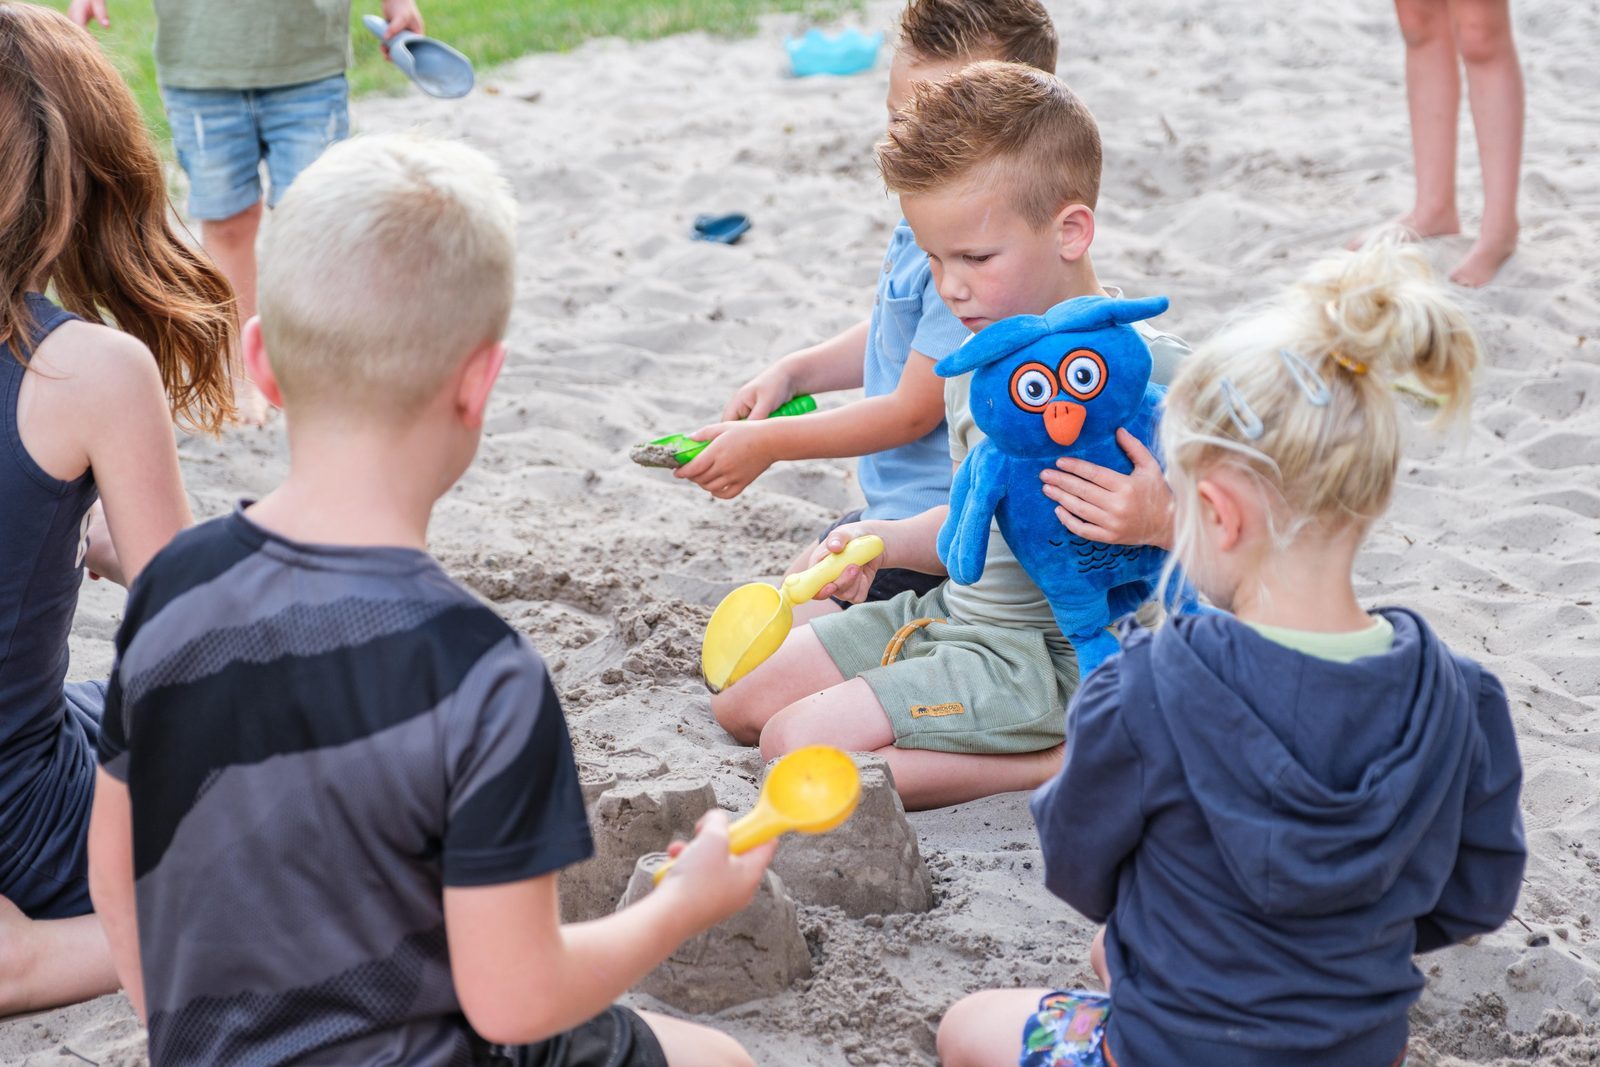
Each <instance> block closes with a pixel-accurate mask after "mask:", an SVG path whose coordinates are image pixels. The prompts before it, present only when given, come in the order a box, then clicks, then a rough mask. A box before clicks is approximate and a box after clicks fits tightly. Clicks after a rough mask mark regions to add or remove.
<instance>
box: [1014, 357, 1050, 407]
mask: <svg viewBox="0 0 1600 1067" xmlns="http://www.w3.org/2000/svg"><path fill="white" fill-rule="evenodd" d="M1056 391H1057V386H1056V376H1055V375H1054V374H1052V373H1050V368H1049V367H1046V366H1045V365H1044V364H1043V363H1024V364H1023V365H1022V366H1020V367H1018V368H1017V369H1016V370H1015V371H1014V372H1013V373H1012V375H1011V399H1012V400H1014V401H1016V405H1017V407H1019V408H1021V409H1022V410H1023V411H1043V410H1044V408H1045V405H1046V404H1048V403H1050V401H1051V400H1053V399H1054V398H1055V395H1056Z"/></svg>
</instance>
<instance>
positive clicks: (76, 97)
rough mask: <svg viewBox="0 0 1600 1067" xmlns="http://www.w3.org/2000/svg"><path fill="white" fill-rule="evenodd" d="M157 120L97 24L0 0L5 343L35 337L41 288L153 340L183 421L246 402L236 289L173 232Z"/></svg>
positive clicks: (0, 298) (212, 424) (218, 417)
mask: <svg viewBox="0 0 1600 1067" xmlns="http://www.w3.org/2000/svg"><path fill="white" fill-rule="evenodd" d="M170 219H171V215H170V205H169V204H168V201H167V188H166V181H165V177H164V175H163V173H162V168H161V160H160V158H159V157H158V156H157V155H156V150H155V146H154V145H153V144H152V142H151V140H150V134H149V132H148V131H147V130H146V129H145V126H144V121H143V119H142V118H141V117H140V115H139V109H138V107H137V105H135V103H134V101H133V94H132V93H130V92H129V91H128V87H127V85H125V84H124V83H123V81H122V77H121V75H119V74H118V73H117V71H116V69H115V68H114V67H113V66H112V65H111V63H110V62H109V61H108V60H107V59H106V57H105V55H104V54H103V53H102V52H101V50H100V46H99V45H98V44H97V43H96V42H95V40H94V38H93V37H91V36H89V34H88V33H87V32H86V31H85V30H83V29H81V28H79V27H78V26H75V25H73V24H72V23H71V22H70V21H69V20H68V19H67V18H65V17H64V16H62V15H60V14H58V13H57V12H55V11H52V10H49V9H48V8H44V7H41V6H38V5H35V4H19V3H5V2H0V343H6V344H9V345H10V346H11V348H12V351H13V352H14V353H15V354H16V356H17V358H18V359H23V358H24V353H25V352H26V350H27V347H28V326H29V320H28V312H27V305H26V303H25V296H26V294H27V293H28V292H29V290H30V289H43V288H44V287H45V286H46V285H50V286H53V287H54V292H55V296H56V299H57V300H59V301H60V303H61V304H62V305H63V306H64V307H66V308H67V309H68V310H70V311H73V312H76V313H77V314H79V315H81V316H83V317H84V318H85V319H88V320H89V321H91V322H102V323H103V322H106V321H107V320H108V319H109V321H110V322H111V323H112V324H114V325H115V326H116V327H117V328H118V329H120V330H123V331H125V332H126V333H129V334H132V335H133V336H134V337H137V338H138V339H139V340H140V341H143V342H144V343H145V345H146V346H147V347H148V348H149V349H150V351H151V352H152V353H153V354H154V355H155V358H156V363H157V364H158V365H159V366H160V368H161V380H162V382H163V383H164V385H165V386H166V392H167V397H168V400H169V402H170V404H171V407H172V414H173V417H174V419H176V420H177V421H178V422H179V423H180V424H182V425H185V426H187V427H189V428H192V429H198V430H203V431H210V432H215V431H216V430H217V429H219V428H220V427H221V426H222V424H223V423H224V422H225V421H226V420H227V418H228V417H229V415H230V414H231V413H232V410H233V391H232V386H231V384H230V375H229V364H230V362H231V360H232V358H233V354H234V351H235V348H236V345H237V344H238V333H239V321H238V307H237V305H236V304H235V302H234V297H233V290H232V288H231V287H230V286H229V285H228V282H227V279H225V278H224V277H223V276H222V274H221V272H220V271H218V270H217V268H216V267H215V266H213V265H212V263H211V262H210V260H208V259H206V258H205V257H204V256H203V255H202V254H200V253H199V252H198V251H196V250H195V249H194V248H193V247H191V246H190V245H189V244H188V243H186V242H185V241H184V240H182V239H181V238H180V237H179V236H178V234H177V233H176V232H174V230H173V227H172V223H171V221H170Z"/></svg>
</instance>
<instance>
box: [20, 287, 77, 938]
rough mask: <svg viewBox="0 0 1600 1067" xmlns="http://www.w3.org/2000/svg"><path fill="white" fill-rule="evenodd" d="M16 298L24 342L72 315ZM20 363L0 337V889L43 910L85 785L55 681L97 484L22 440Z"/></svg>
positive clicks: (72, 721)
mask: <svg viewBox="0 0 1600 1067" xmlns="http://www.w3.org/2000/svg"><path fill="white" fill-rule="evenodd" d="M27 299H28V312H29V318H30V320H31V321H30V322H29V323H28V324H27V331H28V337H29V339H30V343H31V345H32V346H35V347H36V346H37V345H38V344H39V343H40V342H42V341H43V340H44V339H45V338H46V337H47V336H49V334H50V333H51V332H52V331H54V330H55V329H56V328H57V327H59V326H60V325H61V324H62V323H64V322H68V321H70V320H72V319H74V318H76V316H74V315H72V314H70V313H69V312H66V311H63V310H62V309H61V308H59V307H57V306H56V305H55V304H53V303H51V302H50V301H49V300H48V299H46V298H45V297H43V296H39V295H37V294H30V295H29V296H28V298H27ZM27 373H28V371H27V370H26V368H25V367H24V366H23V364H22V363H20V362H19V361H18V359H17V356H16V354H15V353H14V352H13V351H12V349H11V346H9V345H5V344H0V894H3V895H6V896H9V897H12V898H13V899H15V900H16V902H17V903H18V904H19V906H21V907H22V908H23V910H24V911H27V912H29V913H30V914H35V915H47V914H49V913H50V911H51V910H52V908H51V904H52V901H51V899H50V893H49V892H48V889H49V886H50V884H51V883H52V882H54V881H56V880H59V879H60V878H63V877H65V876H66V875H67V874H68V873H70V872H63V871H62V870H61V869H60V868H61V865H62V864H63V863H67V864H69V865H72V855H73V853H74V851H77V852H81V850H82V847H83V845H82V835H83V832H84V826H85V821H86V819H87V813H88V809H89V803H90V800H91V799H92V797H93V791H94V749H93V744H92V738H91V737H89V736H88V735H87V732H86V729H85V725H86V724H85V723H84V722H83V720H82V717H81V716H77V715H74V714H71V713H69V708H68V702H67V699H66V696H65V694H64V693H63V688H62V687H63V683H64V681H65V680H66V676H67V637H68V635H69V634H70V633H71V631H72V619H73V615H74V613H75V612H76V610H77V606H78V589H79V587H80V586H81V585H82V583H83V546H84V529H85V520H86V517H87V514H88V511H89V507H90V505H92V504H93V503H94V501H95V498H96V497H97V496H98V492H97V491H96V488H95V484H94V475H93V474H92V473H91V472H85V473H84V474H83V475H82V476H80V477H78V478H75V479H73V480H72V481H70V482H64V481H61V480H60V479H58V478H52V477H51V476H50V475H48V474H46V473H45V472H44V470H42V469H41V468H40V467H39V465H38V464H37V463H35V462H34V460H33V457H32V456H30V455H29V454H28V451H27V449H26V448H24V447H23V445H22V437H21V435H20V434H19V433H18V428H17V397H18V394H19V391H20V390H21V387H22V380H23V376H24V375H25V374H27ZM80 862H81V861H80ZM63 888H64V889H66V888H68V887H65V886H64V887H63ZM29 898H32V903H33V906H31V907H30V902H29Z"/></svg>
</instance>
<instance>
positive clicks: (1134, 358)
mask: <svg viewBox="0 0 1600 1067" xmlns="http://www.w3.org/2000/svg"><path fill="white" fill-rule="evenodd" d="M1165 310H1167V299H1166V297H1151V298H1148V299H1145V300H1116V299H1112V298H1111V297H1106V296H1082V297H1078V298H1077V299H1075V300H1067V301H1064V302H1063V303H1060V304H1057V305H1056V306H1055V307H1053V308H1051V309H1050V310H1049V311H1047V312H1045V313H1044V314H1043V315H1019V316H1017V317H1015V318H1010V319H1003V320H1001V321H1000V322H997V323H995V324H994V325H992V326H990V327H989V328H988V329H986V330H984V331H983V332H981V333H979V334H976V335H975V336H973V337H972V338H970V339H968V341H967V343H966V344H964V345H962V346H961V347H960V348H959V349H957V350H956V351H955V352H953V353H951V354H950V355H949V356H947V357H945V358H944V359H942V360H940V361H939V363H938V364H937V365H936V366H935V367H934V370H935V372H936V373H938V374H939V375H940V376H941V377H944V378H953V377H955V376H956V375H958V374H965V373H967V372H968V371H973V372H974V373H973V376H972V401H971V403H972V418H973V421H974V422H976V423H977V426H978V429H980V430H982V431H983V432H984V434H985V436H986V437H987V440H985V441H983V442H981V443H980V444H979V445H978V447H976V448H974V449H973V450H972V451H971V452H970V453H968V454H967V458H966V460H965V461H964V462H963V463H962V464H961V469H960V470H958V471H957V472H956V477H955V484H954V485H952V486H951V488H950V515H949V518H947V519H946V520H945V523H944V527H943V528H942V529H941V530H940V531H939V558H940V559H941V560H943V561H944V565H945V567H946V568H947V569H948V570H949V572H950V577H951V578H952V579H953V580H955V581H957V582H960V583H962V584H963V585H970V584H972V583H973V582H975V581H977V580H978V578H979V577H980V576H981V575H982V574H983V564H984V557H985V556H986V555H987V553H988V549H989V525H990V521H991V520H998V522H999V524H1000V534H1001V536H1002V537H1004V538H1005V539H1006V544H1007V545H1009V546H1010V547H1011V551H1012V552H1013V553H1015V554H1016V557H1017V560H1018V562H1020V563H1021V564H1022V567H1023V569H1024V570H1025V571H1027V572H1028V576H1029V577H1030V578H1032V579H1033V581H1034V583H1035V584H1036V585H1038V586H1039V588H1040V590H1041V591H1043V593H1044V595H1045V597H1046V598H1047V599H1048V600H1049V601H1050V610H1051V612H1052V613H1053V614H1054V615H1055V619H1056V624H1057V625H1058V626H1059V627H1060V628H1061V632H1062V633H1063V634H1065V635H1066V637H1067V639H1068V640H1070V641H1071V642H1072V645H1073V648H1074V649H1075V650H1076V651H1077V654H1078V672H1079V676H1080V677H1082V678H1087V677H1088V676H1089V672H1090V671H1092V670H1094V668H1095V667H1097V666H1099V665H1100V664H1101V663H1102V662H1104V661H1105V659H1106V658H1107V657H1108V656H1110V655H1112V654H1113V653H1115V652H1116V651H1117V650H1118V647H1119V646H1118V644H1117V641H1116V638H1114V637H1112V636H1111V634H1110V633H1109V632H1108V631H1107V629H1106V627H1107V626H1109V625H1110V624H1111V623H1112V622H1113V621H1115V620H1116V619H1118V618H1120V617H1121V616H1123V615H1126V614H1127V613H1128V612H1130V611H1133V610H1134V609H1135V608H1137V607H1138V606H1139V605H1140V604H1141V603H1143V602H1144V601H1145V599H1146V598H1148V597H1149V596H1150V594H1151V592H1152V591H1153V590H1154V588H1155V584H1156V582H1157V580H1158V579H1159V577H1160V574H1161V568H1162V567H1163V566H1164V565H1165V563H1166V558H1167V554H1166V553H1165V552H1164V551H1162V550H1161V549H1159V548H1152V547H1149V546H1129V545H1104V544H1099V543H1098V542H1095V541H1086V540H1084V539H1083V538H1081V537H1077V536H1075V535H1074V534H1073V533H1072V532H1071V531H1069V530H1068V529H1067V528H1066V527H1064V526H1062V525H1061V522H1060V520H1059V519H1057V518H1056V514H1055V507H1056V506H1055V504H1054V503H1052V502H1051V500H1050V498H1049V497H1047V496H1045V495H1044V493H1043V492H1042V488H1043V487H1042V486H1041V484H1040V482H1039V472H1040V471H1041V470H1044V469H1045V468H1047V467H1053V466H1054V465H1055V462H1056V460H1057V459H1058V458H1060V457H1062V456H1075V457H1077V458H1079V459H1084V460H1087V461H1089V462H1090V463H1096V464H1099V465H1100V466H1102V467H1109V468H1111V469H1112V470H1115V471H1119V472H1121V473H1123V474H1126V473H1128V472H1129V471H1131V470H1132V469H1133V464H1132V462H1131V461H1130V460H1129V459H1128V457H1127V455H1126V454H1125V453H1124V452H1123V451H1122V448H1121V446H1120V445H1118V444H1117V428H1118V427H1126V428H1127V430H1128V432H1130V433H1132V434H1133V435H1134V436H1135V437H1137V438H1138V439H1139V440H1140V441H1142V442H1143V443H1144V444H1145V446H1146V447H1151V448H1153V441H1154V438H1155V429H1156V421H1157V417H1158V408H1159V406H1160V403H1161V399H1162V397H1163V396H1164V395H1165V394H1166V390H1165V389H1164V388H1163V387H1162V386H1159V385H1153V384H1151V382H1150V367H1151V360H1150V349H1149V348H1148V347H1147V346H1146V345H1145V343H1144V339H1143V338H1141V337H1140V336H1139V334H1138V332H1137V331H1135V330H1134V329H1133V327H1131V326H1129V325H1128V323H1130V322H1138V321H1140V320H1141V319H1148V318H1152V317H1154V316H1156V315H1159V314H1161V313H1162V312H1163V311H1165Z"/></svg>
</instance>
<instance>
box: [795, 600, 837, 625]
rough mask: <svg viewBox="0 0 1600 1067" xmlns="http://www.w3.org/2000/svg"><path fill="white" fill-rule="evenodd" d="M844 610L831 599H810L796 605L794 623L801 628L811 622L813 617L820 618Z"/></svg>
mask: <svg viewBox="0 0 1600 1067" xmlns="http://www.w3.org/2000/svg"><path fill="white" fill-rule="evenodd" d="M843 610H844V609H843V608H841V607H840V606H839V605H838V604H835V603H834V602H833V601H831V600H808V601H806V602H805V603H804V604H796V605H795V608H794V625H795V627H796V628H799V627H801V626H804V625H806V624H807V623H809V622H810V621H811V620H812V619H820V618H822V617H823V616H824V615H837V614H838V613H839V612H841V611H843Z"/></svg>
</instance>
